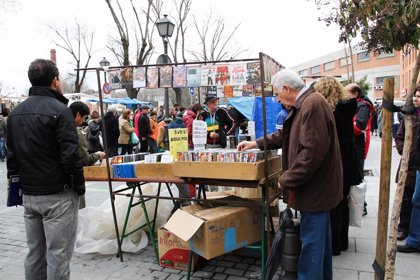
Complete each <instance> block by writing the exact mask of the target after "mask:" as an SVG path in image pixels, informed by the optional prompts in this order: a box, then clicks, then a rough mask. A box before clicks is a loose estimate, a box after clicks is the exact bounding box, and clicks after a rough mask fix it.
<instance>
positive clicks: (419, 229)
mask: <svg viewBox="0 0 420 280" xmlns="http://www.w3.org/2000/svg"><path fill="white" fill-rule="evenodd" d="M406 245H407V246H410V247H412V248H415V249H417V250H420V171H417V172H416V186H415V187H414V194H413V210H412V211H411V221H410V229H409V231H408V238H407V241H406Z"/></svg>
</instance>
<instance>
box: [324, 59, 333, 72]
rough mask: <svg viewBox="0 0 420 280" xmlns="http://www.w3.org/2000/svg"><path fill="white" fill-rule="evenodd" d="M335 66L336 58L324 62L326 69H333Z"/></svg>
mask: <svg viewBox="0 0 420 280" xmlns="http://www.w3.org/2000/svg"><path fill="white" fill-rule="evenodd" d="M334 68H335V60H333V61H330V62H327V63H324V71H328V70H332V69H334Z"/></svg>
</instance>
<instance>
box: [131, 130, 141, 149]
mask: <svg viewBox="0 0 420 280" xmlns="http://www.w3.org/2000/svg"><path fill="white" fill-rule="evenodd" d="M139 142H140V140H139V138H138V137H137V135H136V133H135V132H132V133H131V134H130V144H131V146H135V145H137V144H138V143H139Z"/></svg>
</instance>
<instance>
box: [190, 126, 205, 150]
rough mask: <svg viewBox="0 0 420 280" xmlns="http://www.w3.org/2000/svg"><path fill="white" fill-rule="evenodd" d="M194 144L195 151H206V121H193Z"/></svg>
mask: <svg viewBox="0 0 420 280" xmlns="http://www.w3.org/2000/svg"><path fill="white" fill-rule="evenodd" d="M192 142H193V144H194V150H204V149H205V147H206V143H207V124H206V122H205V121H199V120H194V121H193V130H192Z"/></svg>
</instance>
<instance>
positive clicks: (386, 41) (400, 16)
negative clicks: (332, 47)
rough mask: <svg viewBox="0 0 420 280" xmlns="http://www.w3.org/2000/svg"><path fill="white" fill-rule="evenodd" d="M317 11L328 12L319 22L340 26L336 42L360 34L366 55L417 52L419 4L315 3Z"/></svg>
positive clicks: (373, 0)
mask: <svg viewBox="0 0 420 280" xmlns="http://www.w3.org/2000/svg"><path fill="white" fill-rule="evenodd" d="M315 3H316V4H317V6H318V8H319V9H323V10H328V11H329V12H328V14H327V15H325V16H324V17H322V18H320V19H321V20H323V21H324V22H325V23H326V24H327V25H329V24H331V23H336V24H338V25H339V27H340V30H341V35H340V38H339V41H340V42H341V41H346V42H347V40H348V38H349V37H350V38H355V37H356V36H357V35H358V34H361V36H362V38H363V42H362V45H363V47H365V48H366V50H369V51H371V50H372V51H375V52H383V51H387V52H390V51H392V50H394V49H395V50H404V49H405V48H406V47H408V45H412V46H414V47H416V48H418V45H419V39H420V27H419V22H420V0H387V1H383V0H339V2H338V3H337V2H335V1H334V2H332V1H328V0H324V1H323V0H315Z"/></svg>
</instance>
